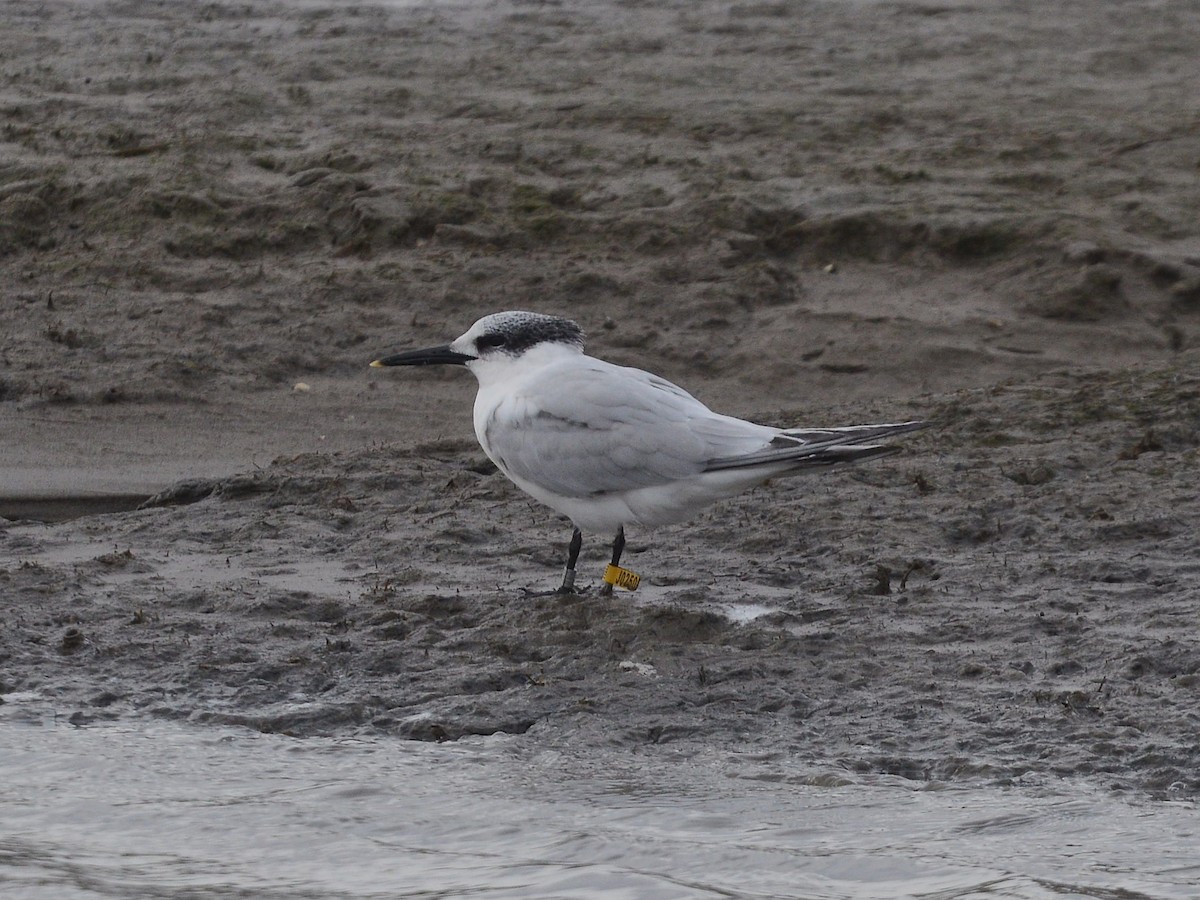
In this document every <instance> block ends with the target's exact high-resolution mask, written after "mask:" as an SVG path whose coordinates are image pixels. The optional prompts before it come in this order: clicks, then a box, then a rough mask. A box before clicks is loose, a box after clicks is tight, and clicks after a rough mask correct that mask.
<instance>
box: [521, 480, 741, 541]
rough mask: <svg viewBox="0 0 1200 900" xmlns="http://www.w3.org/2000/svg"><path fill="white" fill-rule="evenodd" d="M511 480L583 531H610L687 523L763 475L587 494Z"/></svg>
mask: <svg viewBox="0 0 1200 900" xmlns="http://www.w3.org/2000/svg"><path fill="white" fill-rule="evenodd" d="M508 477H509V479H510V480H511V481H512V482H513V484H515V485H516V486H517V487H519V488H520V489H521V490H523V491H524V492H525V493H527V494H529V496H531V497H533V498H534V499H536V500H539V501H541V502H542V503H544V504H546V505H547V506H549V507H550V508H551V509H553V510H555V511H557V512H559V513H561V514H562V515H564V516H566V517H567V518H568V519H570V520H571V521H572V522H573V523H574V524H575V526H576V527H577V528H580V529H582V530H583V531H592V532H608V531H615V530H616V529H617V528H618V527H624V526H628V525H643V526H649V525H674V524H677V523H679V522H686V521H687V520H688V519H690V518H692V517H693V516H694V515H696V514H697V513H698V512H700V510H702V509H704V507H706V506H708V505H710V504H711V503H714V502H715V501H717V500H722V499H725V498H727V497H731V496H733V495H734V494H738V493H740V492H741V491H743V490H745V489H746V488H749V487H752V486H753V485H754V484H757V483H761V481H762V479H761V478H757V479H756V478H753V477H749V478H748V477H746V476H745V475H744V474H741V475H740V477H738V478H736V479H734V478H728V477H727V478H724V479H721V480H720V481H718V480H717V479H712V478H711V477H705V476H700V477H697V478H695V479H688V480H684V481H675V482H670V483H668V484H661V485H651V486H649V487H642V488H634V489H631V490H627V491H605V492H602V493H596V494H590V495H588V496H586V497H568V496H564V495H562V494H557V493H555V492H553V491H550V490H547V489H546V488H544V487H541V486H539V485H536V484H532V483H530V482H528V481H526V480H525V479H523V478H519V477H516V476H514V475H511V474H510V475H508Z"/></svg>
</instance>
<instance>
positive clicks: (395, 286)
mask: <svg viewBox="0 0 1200 900" xmlns="http://www.w3.org/2000/svg"><path fill="white" fill-rule="evenodd" d="M1197 33H1200V9H1197V8H1196V7H1195V5H1193V4H1189V3H1184V2H1182V0H1177V2H1170V0H1168V2H1164V3H1160V4H1155V5H1154V6H1153V7H1150V6H1129V5H1126V4H1121V5H1097V4H1094V3H1085V2H1082V0H1080V2H1067V3H1062V4H1057V5H1055V6H1054V8H1053V9H1052V10H1050V9H1045V10H1043V9H1038V10H1034V11H1031V10H1030V9H1029V8H1027V7H1026V6H1025V5H1023V4H1016V3H1013V4H991V3H986V4H985V3H974V2H949V3H938V4H929V3H918V2H901V0H897V2H880V3H874V2H828V3H824V2H812V3H790V2H779V3H772V2H766V3H746V4H740V3H716V2H700V3H693V2H686V3H685V2H665V3H649V2H637V0H626V2H608V0H605V2H595V3H586V4H585V3H573V2H507V0H498V2H487V3H470V2H461V3H454V2H446V3H428V4H426V3H412V4H409V3H396V4H383V5H378V6H351V5H337V4H324V3H320V2H311V3H300V4H295V3H282V2H280V3H273V2H257V0H256V2H249V3H207V4H203V5H192V4H187V3H182V2H152V0H122V2H94V3H92V2H87V3H84V2H59V0H48V2H42V0H39V2H32V0H11V2H7V3H5V4H4V6H3V10H2V11H0V126H2V128H0V285H2V287H3V290H2V291H0V322H2V324H3V328H2V331H0V515H3V516H6V517H7V518H0V597H2V598H3V606H2V610H3V611H2V613H0V699H2V698H3V695H4V694H7V693H13V692H22V693H23V694H29V692H34V693H36V694H37V695H38V696H40V697H42V698H43V699H44V700H45V701H46V702H50V703H53V704H54V705H55V707H56V708H57V709H59V710H61V713H62V714H63V715H64V716H68V717H71V718H72V720H73V721H76V722H78V723H80V724H86V723H88V722H90V721H94V720H96V719H104V718H112V717H133V716H156V717H165V718H171V719H181V720H188V721H194V722H215V723H222V724H245V725H249V726H251V727H254V728H258V729H261V730H263V731H272V732H285V733H288V734H295V735H301V736H303V735H315V734H322V735H326V734H346V735H352V734H394V735H399V736H403V737H408V738H415V739H421V740H454V739H456V738H458V737H460V736H462V735H467V734H490V733H494V732H497V731H505V732H510V733H523V734H526V735H527V736H528V738H529V739H530V740H535V741H538V742H540V743H542V744H545V745H547V746H553V745H556V744H561V745H564V746H566V745H572V744H583V743H586V744H589V745H595V746H611V747H613V748H619V749H622V750H629V749H630V748H635V749H636V748H638V747H642V746H647V745H657V744H665V743H672V744H675V745H677V746H678V747H680V748H681V752H682V751H684V750H686V748H688V747H700V746H712V745H717V744H720V745H738V746H745V747H758V748H761V750H762V752H763V753H764V754H782V755H786V756H787V757H788V758H789V759H798V760H811V761H812V763H813V765H814V766H817V767H834V768H840V769H842V770H845V771H847V772H853V773H888V774H896V775H903V776H905V777H908V778H913V779H926V780H928V779H939V780H958V779H983V780H985V781H987V782H989V783H1000V784H1005V783H1012V782H1015V781H1029V780H1042V779H1056V778H1060V777H1082V778H1086V779H1092V780H1095V781H1096V782H1097V783H1098V784H1102V785H1105V786H1111V787H1112V788H1113V789H1114V790H1120V791H1129V792H1132V793H1135V794H1138V795H1150V796H1154V797H1169V798H1179V797H1194V796H1195V795H1196V794H1197V793H1198V792H1200V774H1198V773H1200V702H1198V701H1200V636H1198V634H1197V630H1196V622H1197V620H1198V617H1200V561H1198V560H1197V555H1196V534H1197V533H1198V532H1200V502H1198V497H1197V477H1196V473H1197V463H1198V461H1200V460H1198V449H1197V448H1198V447H1200V370H1198V367H1197V364H1198V362H1200V351H1198V350H1197V346H1198V339H1200V225H1198V224H1197V217H1196V210H1197V209H1200V179H1198V178H1197V166H1198V165H1200V112H1198V107H1197V100H1196V98H1197V97H1200V69H1198V68H1197V65H1196V61H1195V46H1194V39H1193V36H1194V35H1195V34H1197ZM502 309H532V310H537V311H542V312H550V313H555V314H561V315H567V316H570V317H571V318H574V319H576V320H577V321H578V322H579V323H580V324H581V325H582V326H583V327H584V329H585V330H586V332H587V333H588V350H589V352H590V353H592V354H594V355H596V356H600V357H603V358H605V359H610V360H612V361H614V362H618V363H621V364H626V365H635V366H639V367H642V368H647V369H650V370H653V371H655V372H658V373H660V374H662V375H664V376H665V377H667V378H669V379H671V380H673V381H675V382H677V383H679V384H681V385H683V386H684V387H686V388H687V389H688V390H690V391H692V392H693V393H694V394H695V395H696V396H697V397H699V398H700V399H702V400H703V401H704V402H706V403H708V404H709V405H710V406H712V407H713V408H714V409H717V410H719V411H721V412H726V413H729V414H732V415H737V416H740V417H743V418H749V419H753V420H755V421H760V422H764V423H768V424H778V425H812V426H818V425H841V424H851V423H856V422H869V421H898V420H903V419H909V418H920V419H928V420H930V421H932V422H933V423H934V427H931V428H930V429H928V430H927V431H925V432H922V433H920V434H916V435H913V436H910V437H909V438H907V439H906V440H905V441H904V452H903V453H902V454H900V455H897V456H894V457H891V458H888V459H886V460H882V461H879V462H876V463H872V464H870V465H863V466H859V467H856V468H853V469H848V470H844V471H839V472H836V473H828V474H822V475H819V476H815V477H812V478H805V479H793V480H789V481H785V482H780V483H777V484H774V485H771V486H769V487H766V488H763V489H760V490H756V491H755V492H753V493H750V494H747V495H745V496H743V497H741V498H738V499H736V500H733V501H729V502H726V503H722V504H720V505H718V506H715V507H713V508H712V509H711V510H709V511H708V512H706V513H704V514H703V515H701V516H700V517H699V518H698V519H697V520H695V521H694V522H692V523H689V524H686V525H681V526H674V527H670V528H663V529H658V530H654V531H645V530H640V531H639V530H636V529H630V531H629V548H628V551H627V553H628V556H627V560H628V563H629V565H630V567H631V568H634V569H635V570H636V571H638V572H639V573H640V574H641V575H642V577H643V583H642V587H641V588H640V589H639V590H638V591H637V592H636V593H635V594H632V595H631V594H628V593H618V595H617V596H615V597H612V598H604V597H600V596H597V594H596V592H595V591H592V592H589V593H585V594H583V595H581V596H578V597H571V598H566V599H564V598H558V597H534V596H530V595H528V594H527V593H525V592H523V591H522V588H531V589H534V590H536V589H539V588H546V587H552V586H553V585H554V584H555V582H556V580H557V578H558V577H559V573H560V570H561V564H562V556H563V553H564V548H565V543H566V539H567V537H568V536H569V525H568V523H567V522H565V520H562V519H561V518H559V517H558V516H557V515H556V514H554V513H553V512H552V511H550V510H548V509H545V508H543V507H540V506H538V505H537V504H536V503H535V502H534V501H532V500H531V499H529V498H527V497H525V496H524V495H522V494H521V493H520V492H519V491H518V490H517V489H516V488H514V487H513V486H512V485H511V484H509V483H508V482H507V481H506V480H505V479H504V477H503V476H502V475H500V474H498V473H497V472H496V470H495V468H494V467H493V466H492V465H491V464H490V463H489V462H488V461H487V459H486V458H485V457H484V455H483V453H482V451H481V450H480V449H479V447H478V445H477V444H476V443H475V440H474V437H473V434H472V430H471V420H470V405H471V400H472V397H473V395H474V388H475V382H474V379H473V378H471V377H470V376H469V375H468V374H466V373H464V372H462V371H452V372H451V371H443V372H439V371H429V370H421V371H397V370H375V369H369V368H368V367H367V364H368V363H369V362H370V361H371V360H372V359H373V358H375V357H377V356H378V355H380V354H381V353H384V352H388V351H391V350H395V349H402V348H407V347H417V346H427V345H431V344H438V343H443V342H445V341H447V340H449V339H451V338H453V337H455V336H457V335H458V334H460V333H461V332H462V331H464V330H465V329H466V328H467V327H468V326H469V325H470V324H471V323H472V322H473V321H474V320H475V319H476V318H478V317H479V316H481V315H484V314H486V313H489V312H494V311H498V310H502ZM607 538H608V536H606V535H596V536H592V535H589V536H587V542H586V543H585V545H584V556H583V559H582V560H581V580H586V581H589V582H591V583H597V582H598V581H599V577H600V574H601V570H602V567H603V563H604V561H605V554H606V551H605V541H606V540H607Z"/></svg>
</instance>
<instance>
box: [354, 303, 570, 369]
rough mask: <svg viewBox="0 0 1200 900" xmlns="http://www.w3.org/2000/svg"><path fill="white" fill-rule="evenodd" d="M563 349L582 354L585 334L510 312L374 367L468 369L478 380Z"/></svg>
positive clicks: (557, 320)
mask: <svg viewBox="0 0 1200 900" xmlns="http://www.w3.org/2000/svg"><path fill="white" fill-rule="evenodd" d="M550 348H560V349H566V350H571V351H574V352H577V353H578V352H582V351H583V330H582V329H580V327H579V326H578V325H577V324H576V323H574V322H572V321H571V320H570V319H564V318H562V317H561V316H547V315H543V314H542V313H533V312H521V311H509V312H499V313H492V314H491V315H490V316H484V317H483V318H482V319H480V320H479V321H478V322H476V323H475V324H474V325H472V326H471V327H470V328H469V329H467V331H466V333H465V334H463V335H461V336H460V337H457V338H455V339H454V340H453V341H451V342H450V343H449V344H442V345H441V346H438V347H427V348H425V349H423V350H407V351H405V352H402V353H396V354H393V355H391V356H385V357H382V358H381V359H377V360H375V361H374V362H372V363H371V365H372V366H375V367H377V368H378V367H380V366H432V365H458V366H466V367H467V368H468V369H470V370H471V371H472V372H474V373H475V375H476V377H479V376H481V375H482V373H484V372H486V371H488V370H489V369H492V368H495V367H497V366H505V367H507V366H510V365H512V364H513V363H514V362H515V361H517V360H521V359H523V358H525V357H526V356H527V355H529V354H531V353H534V352H541V351H545V350H547V349H550Z"/></svg>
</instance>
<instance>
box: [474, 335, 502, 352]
mask: <svg viewBox="0 0 1200 900" xmlns="http://www.w3.org/2000/svg"><path fill="white" fill-rule="evenodd" d="M507 343H508V338H506V337H505V336H504V335H502V334H484V335H480V336H479V338H478V340H476V341H475V346H476V347H478V348H479V349H480V350H483V349H486V348H490V347H503V346H504V345H505V344H507Z"/></svg>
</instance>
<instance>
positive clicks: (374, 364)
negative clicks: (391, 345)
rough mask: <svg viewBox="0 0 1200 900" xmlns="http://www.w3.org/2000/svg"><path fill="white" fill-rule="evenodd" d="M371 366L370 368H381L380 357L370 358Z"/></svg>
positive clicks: (381, 361)
mask: <svg viewBox="0 0 1200 900" xmlns="http://www.w3.org/2000/svg"><path fill="white" fill-rule="evenodd" d="M371 368H372V369H382V368H383V360H381V359H373V360H371Z"/></svg>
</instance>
